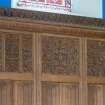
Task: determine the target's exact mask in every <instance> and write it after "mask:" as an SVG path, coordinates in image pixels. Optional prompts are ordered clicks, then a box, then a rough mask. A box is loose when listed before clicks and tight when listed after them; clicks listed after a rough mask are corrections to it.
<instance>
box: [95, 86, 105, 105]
mask: <svg viewBox="0 0 105 105" xmlns="http://www.w3.org/2000/svg"><path fill="white" fill-rule="evenodd" d="M96 104H97V105H104V87H103V86H102V85H98V86H97V103H96Z"/></svg>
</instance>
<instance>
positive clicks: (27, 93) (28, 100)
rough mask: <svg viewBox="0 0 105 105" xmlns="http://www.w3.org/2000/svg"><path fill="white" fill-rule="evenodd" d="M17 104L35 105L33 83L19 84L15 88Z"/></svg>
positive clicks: (24, 82)
mask: <svg viewBox="0 0 105 105" xmlns="http://www.w3.org/2000/svg"><path fill="white" fill-rule="evenodd" d="M15 89H17V90H15V91H17V92H16V94H15V104H16V105H33V102H32V101H33V82H32V81H23V82H17V87H15Z"/></svg>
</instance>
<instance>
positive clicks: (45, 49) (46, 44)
mask: <svg viewBox="0 0 105 105" xmlns="http://www.w3.org/2000/svg"><path fill="white" fill-rule="evenodd" d="M41 46H42V72H44V73H51V74H63V75H72V74H73V75H74V74H75V75H78V74H79V40H78V39H76V38H65V37H63V38H62V37H53V36H42V37H41Z"/></svg>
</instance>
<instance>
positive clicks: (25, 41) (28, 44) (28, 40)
mask: <svg viewBox="0 0 105 105" xmlns="http://www.w3.org/2000/svg"><path fill="white" fill-rule="evenodd" d="M22 63H23V71H24V72H31V71H32V35H22Z"/></svg>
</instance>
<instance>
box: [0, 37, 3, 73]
mask: <svg viewBox="0 0 105 105" xmlns="http://www.w3.org/2000/svg"><path fill="white" fill-rule="evenodd" d="M2 41H3V40H2V35H0V71H3V68H2V66H3V64H2V60H3V58H2V57H3V56H2V52H3V48H2Z"/></svg>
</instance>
